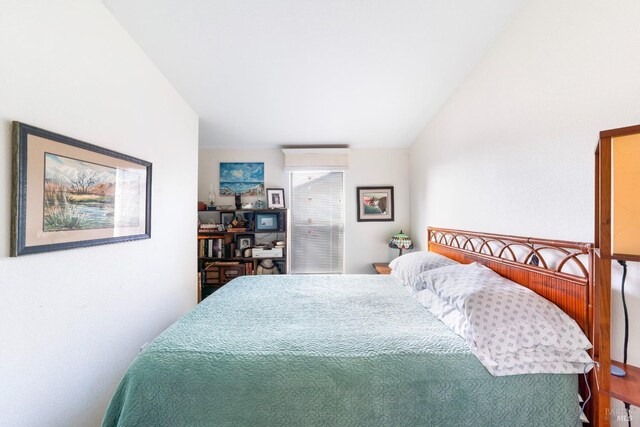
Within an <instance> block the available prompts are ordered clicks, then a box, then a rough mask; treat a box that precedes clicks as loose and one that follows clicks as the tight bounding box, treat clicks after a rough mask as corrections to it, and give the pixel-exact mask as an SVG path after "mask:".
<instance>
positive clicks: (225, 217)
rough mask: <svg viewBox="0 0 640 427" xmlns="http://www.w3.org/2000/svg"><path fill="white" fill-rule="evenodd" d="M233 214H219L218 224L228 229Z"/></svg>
mask: <svg viewBox="0 0 640 427" xmlns="http://www.w3.org/2000/svg"><path fill="white" fill-rule="evenodd" d="M233 216H234V215H233V212H222V213H221V214H220V222H222V225H224V226H225V228H226V227H228V226H229V225H231V221H233Z"/></svg>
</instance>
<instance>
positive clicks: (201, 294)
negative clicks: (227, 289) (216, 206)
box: [198, 209, 289, 302]
mask: <svg viewBox="0 0 640 427" xmlns="http://www.w3.org/2000/svg"><path fill="white" fill-rule="evenodd" d="M261 214H275V215H276V222H277V224H275V225H277V227H276V229H273V230H272V229H269V230H255V222H256V220H257V219H259V218H261V217H264V215H261ZM239 216H242V217H243V219H244V220H245V221H246V226H247V228H246V229H242V230H233V231H218V230H208V229H207V230H203V229H201V228H200V225H199V231H198V272H199V280H198V302H200V301H202V299H204V298H206V297H207V296H209V295H210V294H212V293H213V292H215V291H216V290H218V289H220V288H221V287H222V286H224V285H225V284H226V283H228V282H229V281H230V280H232V279H234V278H235V277H238V276H243V275H250V274H258V272H265V274H266V273H269V272H274V271H275V270H273V268H275V269H277V274H288V272H289V262H288V259H289V255H288V249H289V237H288V234H289V233H288V223H289V211H288V210H287V209H221V210H207V211H198V219H199V224H222V223H223V217H227V218H229V217H233V218H235V217H239ZM267 217H272V215H267ZM246 236H250V237H251V238H252V239H253V245H252V251H254V250H255V249H256V245H257V244H264V243H273V242H274V241H284V242H285V246H284V248H282V251H280V250H279V249H278V248H274V249H271V250H273V251H274V256H266V257H265V256H262V257H255V256H246V257H245V256H243V252H244V249H246V248H242V249H240V248H239V246H238V242H239V238H241V237H246ZM209 246H211V249H210V247H209ZM260 248H264V247H262V246H260ZM266 250H267V251H269V249H266ZM237 251H241V252H240V253H238V252H237ZM238 255H239V256H238ZM267 259H269V260H271V263H272V267H271V268H264V267H262V268H261V263H262V264H264V263H263V261H265V260H267Z"/></svg>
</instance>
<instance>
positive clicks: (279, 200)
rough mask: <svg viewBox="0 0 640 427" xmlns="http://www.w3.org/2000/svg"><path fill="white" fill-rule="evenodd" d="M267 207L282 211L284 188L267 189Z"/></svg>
mask: <svg viewBox="0 0 640 427" xmlns="http://www.w3.org/2000/svg"><path fill="white" fill-rule="evenodd" d="M267 207H268V208H269V209H272V208H282V209H284V207H285V203H284V188H267Z"/></svg>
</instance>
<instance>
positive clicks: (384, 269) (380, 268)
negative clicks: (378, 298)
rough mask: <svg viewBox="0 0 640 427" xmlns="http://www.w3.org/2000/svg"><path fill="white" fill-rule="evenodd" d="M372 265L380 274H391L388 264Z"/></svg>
mask: <svg viewBox="0 0 640 427" xmlns="http://www.w3.org/2000/svg"><path fill="white" fill-rule="evenodd" d="M372 265H373V268H375V269H376V272H377V273H378V274H391V268H389V263H388V262H374V263H373V264H372Z"/></svg>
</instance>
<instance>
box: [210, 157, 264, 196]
mask: <svg viewBox="0 0 640 427" xmlns="http://www.w3.org/2000/svg"><path fill="white" fill-rule="evenodd" d="M236 194H240V195H247V196H262V195H263V194H264V163H262V162H260V163H257V162H256V163H225V162H220V195H221V196H234V195H236Z"/></svg>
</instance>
